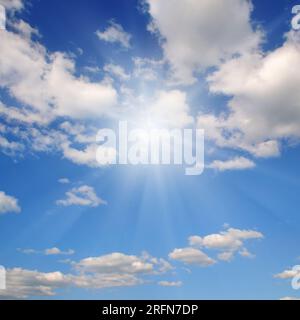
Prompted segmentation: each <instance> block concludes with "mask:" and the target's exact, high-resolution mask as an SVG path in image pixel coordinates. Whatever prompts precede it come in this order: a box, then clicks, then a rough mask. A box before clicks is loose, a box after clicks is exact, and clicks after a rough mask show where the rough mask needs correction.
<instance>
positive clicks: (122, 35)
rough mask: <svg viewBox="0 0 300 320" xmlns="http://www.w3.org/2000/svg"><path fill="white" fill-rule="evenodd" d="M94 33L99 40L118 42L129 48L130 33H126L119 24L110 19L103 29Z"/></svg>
mask: <svg viewBox="0 0 300 320" xmlns="http://www.w3.org/2000/svg"><path fill="white" fill-rule="evenodd" d="M96 35H97V37H98V38H99V39H100V40H103V41H106V42H110V43H118V44H120V45H121V46H123V47H124V48H126V49H129V48H130V40H131V35H130V34H129V33H127V32H126V31H125V30H124V29H123V27H122V26H121V25H120V24H118V23H116V22H114V21H110V22H109V27H107V28H106V29H105V30H104V31H100V30H98V31H96Z"/></svg>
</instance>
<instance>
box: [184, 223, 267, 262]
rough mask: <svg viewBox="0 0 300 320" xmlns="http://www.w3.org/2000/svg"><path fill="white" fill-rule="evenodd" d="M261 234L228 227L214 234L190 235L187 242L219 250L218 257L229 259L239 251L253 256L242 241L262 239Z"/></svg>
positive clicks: (244, 255) (224, 259)
mask: <svg viewBox="0 0 300 320" xmlns="http://www.w3.org/2000/svg"><path fill="white" fill-rule="evenodd" d="M262 238H263V234H262V233H261V232H258V231H254V230H240V229H234V228H229V229H227V230H225V231H222V232H220V233H216V234H210V235H207V236H204V237H200V236H191V237H190V238H189V243H190V245H191V246H196V247H200V248H206V249H215V250H220V251H221V253H220V254H219V255H218V258H219V259H220V260H223V261H230V260H231V259H232V258H233V256H234V254H235V253H236V252H237V251H239V253H240V255H241V256H243V257H248V258H250V257H253V255H252V254H251V253H250V252H249V251H248V250H247V249H246V248H245V247H244V242H245V241H246V240H250V239H262Z"/></svg>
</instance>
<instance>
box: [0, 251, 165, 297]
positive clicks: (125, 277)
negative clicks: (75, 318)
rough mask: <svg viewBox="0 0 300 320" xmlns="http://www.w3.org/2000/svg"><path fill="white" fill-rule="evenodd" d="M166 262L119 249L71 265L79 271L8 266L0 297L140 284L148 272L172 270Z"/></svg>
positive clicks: (155, 272)
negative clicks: (46, 270)
mask: <svg viewBox="0 0 300 320" xmlns="http://www.w3.org/2000/svg"><path fill="white" fill-rule="evenodd" d="M166 264H168V263H167V262H166V261H164V260H163V259H157V258H154V257H150V256H149V255H148V254H146V253H145V254H144V255H142V256H141V257H137V256H130V255H125V254H122V253H117V252H116V253H111V254H108V255H104V256H99V257H89V258H86V259H83V260H81V261H79V262H73V263H72V264H71V265H72V267H73V268H74V270H75V271H76V270H77V271H76V272H72V273H67V274H64V273H62V272H60V271H56V272H49V273H45V272H39V271H32V270H26V269H22V268H14V269H9V270H7V283H6V285H7V289H6V290H0V298H4V299H26V298H29V297H49V296H54V295H56V294H57V290H58V289H66V288H73V287H76V288H83V289H103V288H112V287H126V286H135V285H140V284H142V283H144V282H145V281H146V280H145V278H144V277H145V276H146V275H148V276H150V275H152V276H155V275H158V274H163V273H164V272H166V271H167V270H169V269H167V268H166ZM168 265H169V264H168Z"/></svg>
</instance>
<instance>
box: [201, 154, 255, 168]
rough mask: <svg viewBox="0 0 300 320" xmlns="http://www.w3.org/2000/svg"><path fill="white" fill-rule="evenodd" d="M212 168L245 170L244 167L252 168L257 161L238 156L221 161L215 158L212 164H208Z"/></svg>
mask: <svg viewBox="0 0 300 320" xmlns="http://www.w3.org/2000/svg"><path fill="white" fill-rule="evenodd" d="M207 167H208V168H211V169H216V170H219V171H227V170H243V169H251V168H254V167H255V163H254V162H253V161H251V160H249V159H247V158H244V157H236V158H233V159H231V160H226V161H221V160H214V161H213V162H212V163H211V164H209V165H208V166H207Z"/></svg>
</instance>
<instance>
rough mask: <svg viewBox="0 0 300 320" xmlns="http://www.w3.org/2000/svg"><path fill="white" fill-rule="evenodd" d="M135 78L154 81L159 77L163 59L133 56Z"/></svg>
mask: <svg viewBox="0 0 300 320" xmlns="http://www.w3.org/2000/svg"><path fill="white" fill-rule="evenodd" d="M133 63H134V70H133V75H134V77H135V78H137V79H139V80H143V81H154V80H157V79H158V78H159V71H161V67H162V66H163V65H164V61H163V60H152V59H147V58H140V57H135V58H133Z"/></svg>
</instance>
